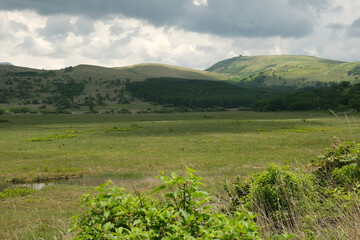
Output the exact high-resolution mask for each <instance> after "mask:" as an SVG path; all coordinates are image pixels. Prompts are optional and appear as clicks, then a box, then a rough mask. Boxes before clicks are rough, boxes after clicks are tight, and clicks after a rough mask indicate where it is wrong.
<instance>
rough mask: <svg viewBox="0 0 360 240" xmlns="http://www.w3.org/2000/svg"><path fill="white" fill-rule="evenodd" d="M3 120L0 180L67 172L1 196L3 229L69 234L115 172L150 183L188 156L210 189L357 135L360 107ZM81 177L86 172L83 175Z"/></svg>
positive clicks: (32, 235) (143, 187) (121, 182)
mask: <svg viewBox="0 0 360 240" xmlns="http://www.w3.org/2000/svg"><path fill="white" fill-rule="evenodd" d="M0 119H1V121H0V166H1V167H0V190H2V189H4V188H9V187H11V183H9V182H7V181H11V180H12V181H18V182H29V181H34V180H36V179H38V180H39V179H42V180H44V179H56V178H72V179H70V180H61V181H59V182H58V183H59V184H55V185H48V186H46V187H44V188H42V189H41V190H35V191H33V192H30V193H29V194H24V195H21V194H19V195H16V194H14V195H13V196H8V197H4V198H1V199H0V212H1V214H0V239H39V238H44V239H62V238H65V237H67V236H68V234H67V229H68V228H69V226H70V223H69V217H70V216H72V215H74V214H75V213H77V212H79V211H80V209H79V205H78V204H79V202H80V200H79V196H81V195H82V194H83V193H88V192H91V189H92V187H93V186H95V185H97V184H101V183H104V182H106V181H107V180H109V179H111V180H112V181H113V182H114V183H115V184H116V185H118V186H121V187H125V188H126V189H128V190H129V191H134V190H135V189H136V190H138V191H140V192H147V191H149V190H150V189H151V188H152V187H153V186H154V185H155V184H156V183H157V182H158V180H156V179H154V176H156V175H158V173H159V171H160V170H163V171H167V172H171V171H176V172H178V173H184V172H185V167H186V166H189V167H191V168H193V169H195V170H197V172H198V175H200V176H202V177H204V182H205V183H206V184H207V188H208V190H210V191H215V192H216V191H219V189H221V183H222V182H223V181H224V180H229V181H233V180H235V178H236V176H240V177H242V178H245V177H247V176H249V174H251V173H253V172H256V171H260V170H263V169H265V168H266V166H267V164H269V163H277V164H279V165H291V166H293V167H295V168H299V167H304V165H306V164H307V163H309V162H310V159H313V158H316V157H317V156H318V155H319V154H322V153H323V152H324V151H325V148H327V147H329V146H330V145H331V144H332V143H334V142H335V141H336V140H337V139H338V140H350V141H353V140H357V139H358V137H359V134H360V125H359V116H358V115H351V116H349V117H348V118H345V117H344V116H339V117H335V116H333V115H329V114H328V113H316V112H292V113H287V112H278V113H255V112H235V111H229V112H219V113H183V114H180V113H177V114H136V115H135V114H132V115H53V116H50V115H23V116H15V115H7V116H2V117H1V118H0ZM80 177H81V178H80Z"/></svg>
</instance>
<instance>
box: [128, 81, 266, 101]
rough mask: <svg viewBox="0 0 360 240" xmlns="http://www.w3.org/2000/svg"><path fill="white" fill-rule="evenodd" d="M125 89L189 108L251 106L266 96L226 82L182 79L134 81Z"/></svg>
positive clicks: (144, 98)
mask: <svg viewBox="0 0 360 240" xmlns="http://www.w3.org/2000/svg"><path fill="white" fill-rule="evenodd" d="M126 90H128V91H130V92H131V93H132V95H133V96H134V97H137V98H140V99H143V100H145V101H151V102H156V103H159V104H173V105H174V106H186V107H190V108H209V107H213V106H221V107H225V108H235V107H236V108H237V107H238V106H239V105H242V106H249V105H250V104H251V103H252V102H254V101H255V100H256V99H259V98H263V97H265V96H267V95H266V92H265V91H262V90H255V89H245V88H241V87H238V86H236V85H233V84H230V83H226V82H218V81H208V80H192V79H180V78H151V79H146V80H145V81H144V82H132V83H128V84H127V85H126Z"/></svg>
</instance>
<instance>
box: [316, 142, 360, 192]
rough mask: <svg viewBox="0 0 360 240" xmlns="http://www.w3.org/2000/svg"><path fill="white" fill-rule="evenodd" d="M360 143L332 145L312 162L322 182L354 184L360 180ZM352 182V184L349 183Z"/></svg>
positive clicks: (324, 183)
mask: <svg viewBox="0 0 360 240" xmlns="http://www.w3.org/2000/svg"><path fill="white" fill-rule="evenodd" d="M359 162H360V145H359V144H355V143H354V142H343V143H338V144H336V145H332V146H331V148H329V149H327V152H326V153H325V154H324V155H322V156H319V157H318V158H317V159H316V160H314V161H313V162H312V165H313V167H315V168H316V170H315V171H314V174H315V176H316V177H317V178H318V180H319V182H320V184H322V185H323V186H324V185H329V184H333V185H341V186H345V185H347V186H351V187H352V186H354V184H356V183H358V182H359V180H360V165H359ZM349 184H350V185H349Z"/></svg>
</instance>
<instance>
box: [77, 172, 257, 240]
mask: <svg viewBox="0 0 360 240" xmlns="http://www.w3.org/2000/svg"><path fill="white" fill-rule="evenodd" d="M158 177H159V178H160V179H161V180H162V184H161V185H160V186H159V187H158V188H156V189H155V190H154V191H153V192H158V191H160V190H167V191H166V192H165V194H164V195H163V198H160V199H158V198H154V197H152V196H151V195H148V196H139V195H136V196H133V195H132V194H125V193H124V190H123V189H120V188H117V187H109V186H108V185H109V183H108V184H105V185H102V186H99V187H97V188H96V190H97V191H98V192H99V193H98V194H97V195H95V196H91V195H89V194H88V195H85V196H84V198H83V202H82V203H83V205H84V206H85V207H86V208H87V210H86V212H85V213H84V214H82V215H81V216H76V217H74V222H73V223H74V225H73V228H72V229H71V230H72V231H76V236H75V239H259V233H258V227H257V226H256V224H255V222H254V215H252V214H251V213H248V212H244V211H235V212H234V214H233V215H232V216H228V215H225V214H222V213H219V212H218V211H217V210H216V208H215V207H214V206H213V205H211V204H210V198H209V196H208V193H206V192H204V191H201V190H200V187H201V185H202V183H201V182H200V179H201V178H199V177H197V176H196V175H194V174H193V170H191V169H188V174H187V175H186V176H178V175H177V174H175V173H173V174H172V175H171V177H170V176H166V175H164V174H161V175H160V176H158Z"/></svg>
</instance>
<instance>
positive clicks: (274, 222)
mask: <svg viewBox="0 0 360 240" xmlns="http://www.w3.org/2000/svg"><path fill="white" fill-rule="evenodd" d="M304 189H306V190H307V192H306V193H305V191H304ZM226 190H227V192H228V194H229V196H230V197H231V199H232V209H234V207H238V206H244V207H245V208H247V209H248V210H250V211H253V212H254V213H256V214H258V221H260V222H262V223H261V224H262V225H266V226H267V228H269V229H270V230H271V231H272V232H281V230H282V229H291V228H293V227H294V226H296V225H297V222H299V221H301V218H302V214H303V213H300V212H301V211H303V206H304V205H305V204H307V203H308V201H311V198H314V197H315V196H314V195H312V193H314V192H315V190H314V187H313V185H312V179H311V176H310V175H308V174H297V173H294V172H293V171H291V169H289V168H287V167H282V168H281V167H278V166H276V165H269V166H268V168H267V169H266V170H265V171H263V172H260V173H257V174H255V175H253V176H251V177H250V178H249V179H248V180H247V181H245V182H242V181H239V180H238V182H237V183H235V184H233V185H232V186H229V185H227V186H226ZM300 209H301V211H300Z"/></svg>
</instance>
